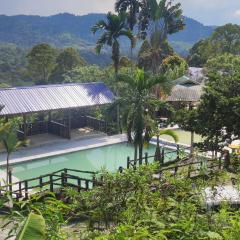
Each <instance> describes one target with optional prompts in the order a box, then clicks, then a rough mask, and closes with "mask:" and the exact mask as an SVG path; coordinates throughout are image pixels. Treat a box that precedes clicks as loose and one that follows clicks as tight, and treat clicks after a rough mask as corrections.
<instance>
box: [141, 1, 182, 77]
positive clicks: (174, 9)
mask: <svg viewBox="0 0 240 240" xmlns="http://www.w3.org/2000/svg"><path fill="white" fill-rule="evenodd" d="M142 8H143V10H142V11H141V12H140V21H139V24H140V26H141V30H142V32H143V33H144V34H143V35H147V33H150V38H149V44H150V51H149V53H148V54H147V55H146V57H147V58H148V59H151V66H152V71H153V72H154V73H158V72H159V65H160V64H159V63H161V61H162V60H163V59H164V58H165V57H166V56H167V55H169V54H172V53H173V51H172V49H171V47H170V46H169V45H168V42H167V36H168V35H171V34H173V33H176V32H178V31H180V30H182V29H183V28H184V26H185V24H184V19H183V16H182V9H181V4H180V3H177V4H176V5H173V4H172V1H169V0H161V1H160V2H158V1H157V0H149V1H147V3H146V4H144V5H143V7H142Z"/></svg>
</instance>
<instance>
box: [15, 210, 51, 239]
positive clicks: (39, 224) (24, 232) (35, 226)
mask: <svg viewBox="0 0 240 240" xmlns="http://www.w3.org/2000/svg"><path fill="white" fill-rule="evenodd" d="M16 240H46V225H45V220H44V218H43V216H42V215H39V214H35V213H33V212H31V213H30V214H29V215H28V217H27V219H26V220H25V221H24V223H23V225H22V227H21V228H20V230H19V232H18V234H17V237H16Z"/></svg>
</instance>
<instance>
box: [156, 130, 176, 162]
mask: <svg viewBox="0 0 240 240" xmlns="http://www.w3.org/2000/svg"><path fill="white" fill-rule="evenodd" d="M154 134H155V135H156V136H157V146H156V152H155V161H159V160H160V159H161V147H160V136H161V135H167V136H170V137H172V138H173V140H174V141H175V142H178V141H179V138H178V135H177V134H176V133H175V132H174V131H173V130H171V129H159V128H158V127H157V128H156V130H155V131H154Z"/></svg>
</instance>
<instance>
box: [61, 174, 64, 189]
mask: <svg viewBox="0 0 240 240" xmlns="http://www.w3.org/2000/svg"><path fill="white" fill-rule="evenodd" d="M61 185H62V187H64V186H65V173H63V172H62V173H61Z"/></svg>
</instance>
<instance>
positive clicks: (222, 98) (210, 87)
mask: <svg viewBox="0 0 240 240" xmlns="http://www.w3.org/2000/svg"><path fill="white" fill-rule="evenodd" d="M237 58H238V57H237ZM223 65H224V63H223ZM239 93H240V67H239V65H235V66H234V69H233V71H230V72H228V74H222V72H219V71H216V72H211V74H209V75H208V81H207V83H206V87H205V90H204V94H203V96H202V98H201V102H200V104H199V106H198V107H197V109H194V110H191V111H190V112H186V111H185V112H182V114H181V117H180V121H178V122H180V125H181V126H182V127H183V128H184V129H186V130H191V131H194V132H196V133H198V134H201V135H202V136H203V137H204V138H205V141H204V146H203V147H204V148H205V150H212V151H217V150H219V149H221V148H222V147H223V144H224V143H227V142H231V141H232V140H233V139H235V138H237V139H238V138H239V137H240V110H239V109H240V94H239Z"/></svg>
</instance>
